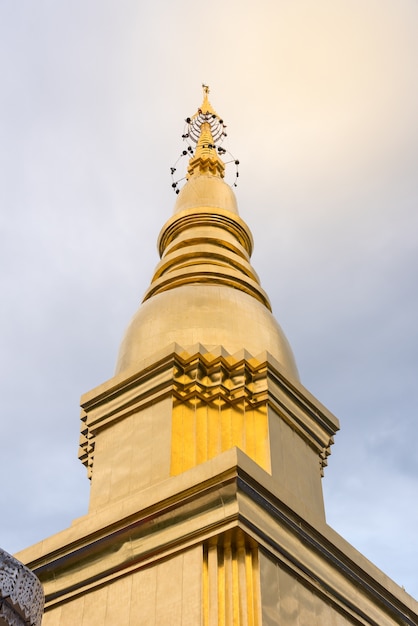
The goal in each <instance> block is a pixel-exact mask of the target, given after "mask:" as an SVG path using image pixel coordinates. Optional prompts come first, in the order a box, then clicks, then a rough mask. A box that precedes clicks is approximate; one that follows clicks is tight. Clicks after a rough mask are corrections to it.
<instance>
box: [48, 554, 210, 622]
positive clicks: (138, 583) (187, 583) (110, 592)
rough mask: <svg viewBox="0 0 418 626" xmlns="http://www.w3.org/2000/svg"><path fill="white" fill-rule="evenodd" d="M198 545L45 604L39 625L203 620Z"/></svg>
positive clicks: (200, 564)
mask: <svg viewBox="0 0 418 626" xmlns="http://www.w3.org/2000/svg"><path fill="white" fill-rule="evenodd" d="M201 572H202V548H201V547H200V546H196V547H194V548H192V549H189V550H186V551H184V552H181V553H179V554H177V555H175V556H174V557H172V558H169V559H166V560H163V561H160V562H158V563H156V564H155V565H154V567H150V568H144V569H140V570H138V571H136V572H133V573H132V574H131V575H130V576H124V577H121V578H119V579H117V580H115V581H112V582H110V583H109V584H108V585H106V586H105V587H102V588H98V589H95V590H92V591H90V592H88V593H85V594H84V595H81V596H78V597H76V598H75V599H72V600H71V601H68V602H64V603H63V604H60V605H55V606H53V607H51V608H49V609H48V610H47V611H46V613H45V615H44V619H43V622H42V624H43V626H115V625H119V624H120V625H125V624H126V625H128V624H132V626H149V625H150V624H154V626H166V625H167V624H176V625H178V626H193V625H194V624H200V623H201V612H202V609H201V595H202V591H201V584H200V580H201V577H202V573H201Z"/></svg>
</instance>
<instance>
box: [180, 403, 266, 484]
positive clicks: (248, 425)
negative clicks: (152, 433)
mask: <svg viewBox="0 0 418 626" xmlns="http://www.w3.org/2000/svg"><path fill="white" fill-rule="evenodd" d="M253 437H257V441H258V444H257V446H255V445H253V443H252V438H253ZM234 446H237V447H238V448H240V449H241V450H242V451H243V452H245V453H246V454H248V456H250V457H251V458H252V459H253V460H254V461H255V462H256V463H258V464H259V465H260V466H261V467H262V468H263V469H264V470H266V471H267V472H270V466H271V463H270V448H269V437H268V418H267V407H266V406H264V407H259V408H258V409H257V412H256V415H255V411H254V410H252V409H251V408H250V407H248V409H247V410H246V407H245V401H244V400H243V401H240V402H237V403H235V404H234V406H232V407H231V406H229V405H228V404H226V403H224V402H222V401H218V402H213V403H210V404H208V403H207V402H201V401H199V400H191V401H187V402H181V401H180V402H179V401H177V402H175V403H174V407H173V422H172V446H171V472H170V473H171V475H176V474H180V473H181V472H184V471H186V470H188V469H190V468H191V467H193V466H194V465H197V464H198V463H203V462H204V461H207V460H209V459H212V458H213V457H215V456H216V455H218V454H221V453H222V452H224V451H225V450H229V449H230V448H232V447H234Z"/></svg>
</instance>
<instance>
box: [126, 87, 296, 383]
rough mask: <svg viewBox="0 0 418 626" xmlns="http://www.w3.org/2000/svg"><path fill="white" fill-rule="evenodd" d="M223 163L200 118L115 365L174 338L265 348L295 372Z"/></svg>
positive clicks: (145, 355)
mask: <svg viewBox="0 0 418 626" xmlns="http://www.w3.org/2000/svg"><path fill="white" fill-rule="evenodd" d="M202 107H203V108H202V109H201V110H199V111H198V113H197V115H200V114H201V113H202V111H203V112H211V111H212V109H211V107H210V104H209V102H208V100H207V93H206V92H205V94H204V102H203V104H202ZM214 115H216V114H214ZM222 168H223V164H222V162H221V160H220V159H219V156H218V153H217V150H216V147H215V146H214V142H213V138H212V135H211V129H210V123H209V121H207V120H206V121H202V124H201V126H200V138H199V140H198V142H197V147H196V152H195V154H194V156H193V157H192V158H191V160H190V164H189V180H188V182H187V183H186V184H185V185H184V187H183V188H182V190H181V192H180V193H179V195H178V198H177V201H176V205H175V208H174V215H173V216H172V217H171V218H170V219H169V220H168V221H167V223H166V224H165V225H164V227H163V229H162V231H161V233H160V236H159V241H158V248H159V253H160V257H161V261H160V263H159V264H158V265H157V268H156V271H155V273H154V276H153V278H152V280H151V284H150V286H149V288H148V290H147V292H146V293H145V296H144V301H143V303H142V305H141V306H140V308H139V310H138V312H137V313H136V315H135V316H134V318H133V320H132V322H131V323H130V325H129V327H128V329H127V331H126V334H125V337H124V339H123V341H122V344H121V347H120V352H119V357H118V361H117V366H116V372H117V373H119V372H123V371H124V370H126V369H128V368H130V367H132V366H133V365H134V364H138V363H139V362H140V361H141V360H142V359H146V358H150V357H151V356H152V355H153V354H154V353H156V352H158V351H159V350H161V349H164V348H165V347H166V346H167V345H169V344H171V343H172V342H176V343H178V344H180V345H182V346H184V347H185V348H186V349H187V348H189V347H190V346H191V345H193V344H195V343H197V342H199V343H201V344H203V345H205V346H208V347H212V346H215V345H222V346H223V347H224V348H225V349H226V350H227V351H228V352H229V353H231V354H233V353H235V352H237V351H238V350H242V349H247V350H249V351H250V352H251V353H252V354H258V353H259V352H261V351H264V350H267V351H268V352H270V353H271V354H272V355H273V356H274V358H276V359H277V360H278V361H279V362H280V363H281V364H282V365H283V366H284V367H285V368H286V369H287V371H288V374H289V376H290V377H292V378H294V379H296V380H297V379H298V372H297V368H296V364H295V360H294V357H293V354H292V351H291V348H290V346H289V344H288V342H287V340H286V337H285V336H284V333H283V331H282V330H281V329H280V327H279V325H278V324H277V322H276V320H275V319H274V317H273V316H272V315H271V312H270V311H271V305H270V302H269V299H268V296H267V294H266V293H265V291H264V290H263V289H262V287H261V285H260V281H259V278H258V276H257V273H256V272H255V271H254V269H253V267H252V266H251V263H250V257H251V253H252V248H253V241H252V235H251V232H250V230H249V228H248V226H247V225H246V224H245V222H244V221H243V220H242V219H240V217H239V216H238V209H237V204H236V199H235V196H234V193H233V191H232V189H231V188H230V187H229V186H228V185H226V184H225V183H224V182H223V180H222V178H221V177H222V175H223V170H222Z"/></svg>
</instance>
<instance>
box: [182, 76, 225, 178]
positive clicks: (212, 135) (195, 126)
mask: <svg viewBox="0 0 418 626" xmlns="http://www.w3.org/2000/svg"><path fill="white" fill-rule="evenodd" d="M202 87H203V102H202V104H201V106H200V107H199V109H198V110H197V111H196V113H195V114H194V115H193V117H191V118H187V120H186V121H187V123H188V124H189V136H190V138H191V139H192V140H193V141H196V139H197V141H196V150H195V153H194V155H193V156H192V157H191V159H190V161H189V166H188V168H187V176H186V178H187V179H190V178H191V177H192V176H200V175H201V174H211V175H212V176H218V177H219V178H223V177H224V175H225V165H224V163H223V161H222V159H221V158H220V157H219V152H220V150H219V147H218V144H219V143H220V141H221V140H222V138H223V137H224V136H225V134H226V133H225V132H224V130H223V129H224V124H223V120H222V119H221V118H220V117H219V115H218V114H217V113H216V111H215V109H214V108H213V107H212V105H211V103H210V102H209V97H208V96H209V87H208V85H202Z"/></svg>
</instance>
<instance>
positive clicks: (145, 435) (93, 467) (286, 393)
mask: <svg viewBox="0 0 418 626" xmlns="http://www.w3.org/2000/svg"><path fill="white" fill-rule="evenodd" d="M240 297H242V294H240ZM262 310H263V311H266V309H265V308H262ZM190 350H191V351H190V352H188V351H187V350H184V349H183V348H181V347H180V346H177V345H176V344H172V345H171V346H170V347H169V348H168V349H167V350H166V351H163V352H161V353H159V354H158V355H154V359H151V360H149V361H145V362H143V368H142V369H141V370H139V371H135V370H131V372H130V373H129V374H126V375H122V374H121V375H119V376H118V377H116V378H115V379H113V381H109V382H108V383H105V384H104V385H102V386H100V387H99V388H98V389H97V390H93V391H92V392H90V393H89V394H86V396H84V397H83V399H82V406H83V411H82V435H81V442H80V458H81V459H82V460H83V462H84V463H85V465H86V466H87V468H88V472H89V473H90V474H91V475H92V489H91V501H90V510H91V511H94V510H97V509H99V508H101V507H103V506H106V505H107V503H109V502H111V501H116V500H118V499H119V498H120V497H123V496H125V495H127V494H128V493H135V492H136V491H138V490H140V489H142V488H145V487H147V486H148V485H151V484H155V483H158V482H159V481H162V480H166V479H168V478H169V476H170V475H173V474H178V473H180V472H183V471H185V470H187V469H189V468H190V467H193V466H194V465H196V464H199V463H202V462H204V461H205V460H207V459H210V458H213V457H215V456H216V455H217V454H219V453H221V452H222V451H224V450H227V449H229V448H231V447H233V446H237V447H239V448H241V449H242V450H243V451H245V452H246V453H247V454H248V456H250V457H251V458H252V459H254V460H255V461H256V462H257V463H259V464H260V466H261V467H263V468H264V469H265V470H266V471H268V472H271V473H272V475H273V476H274V477H275V479H276V480H277V481H279V482H280V483H284V482H285V483H286V484H287V485H288V487H289V489H291V490H292V491H293V492H294V493H295V495H296V496H297V497H298V498H299V499H300V500H301V501H303V502H304V503H305V505H306V507H307V508H308V509H312V510H313V511H315V512H316V514H317V515H321V516H322V517H323V515H324V511H323V497H322V488H321V480H320V476H321V468H322V466H323V465H324V464H325V463H326V458H327V456H328V454H329V448H330V445H331V444H332V441H333V439H332V438H333V435H334V433H335V431H336V430H337V429H338V422H337V421H336V420H335V418H334V417H333V416H332V415H331V414H330V413H329V412H328V411H326V409H325V408H324V407H322V405H320V403H318V402H317V401H316V400H315V399H314V398H313V397H312V396H311V395H310V394H309V392H307V391H306V390H305V389H304V388H303V387H302V385H300V384H299V383H296V382H295V381H293V382H290V380H289V379H288V378H287V377H286V375H285V371H284V370H283V368H281V367H280V365H279V364H278V363H277V362H276V361H275V360H274V359H273V358H272V357H271V356H270V355H269V354H268V353H260V354H259V355H258V356H257V358H254V357H253V356H252V355H251V354H249V353H248V352H246V351H239V352H237V353H235V354H234V355H231V354H229V353H228V352H227V351H226V350H224V349H223V348H222V347H220V346H218V347H216V348H215V347H214V348H212V350H208V349H207V348H204V347H203V346H201V345H199V344H197V345H195V346H192V347H191V348H190ZM153 361H154V362H153Z"/></svg>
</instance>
